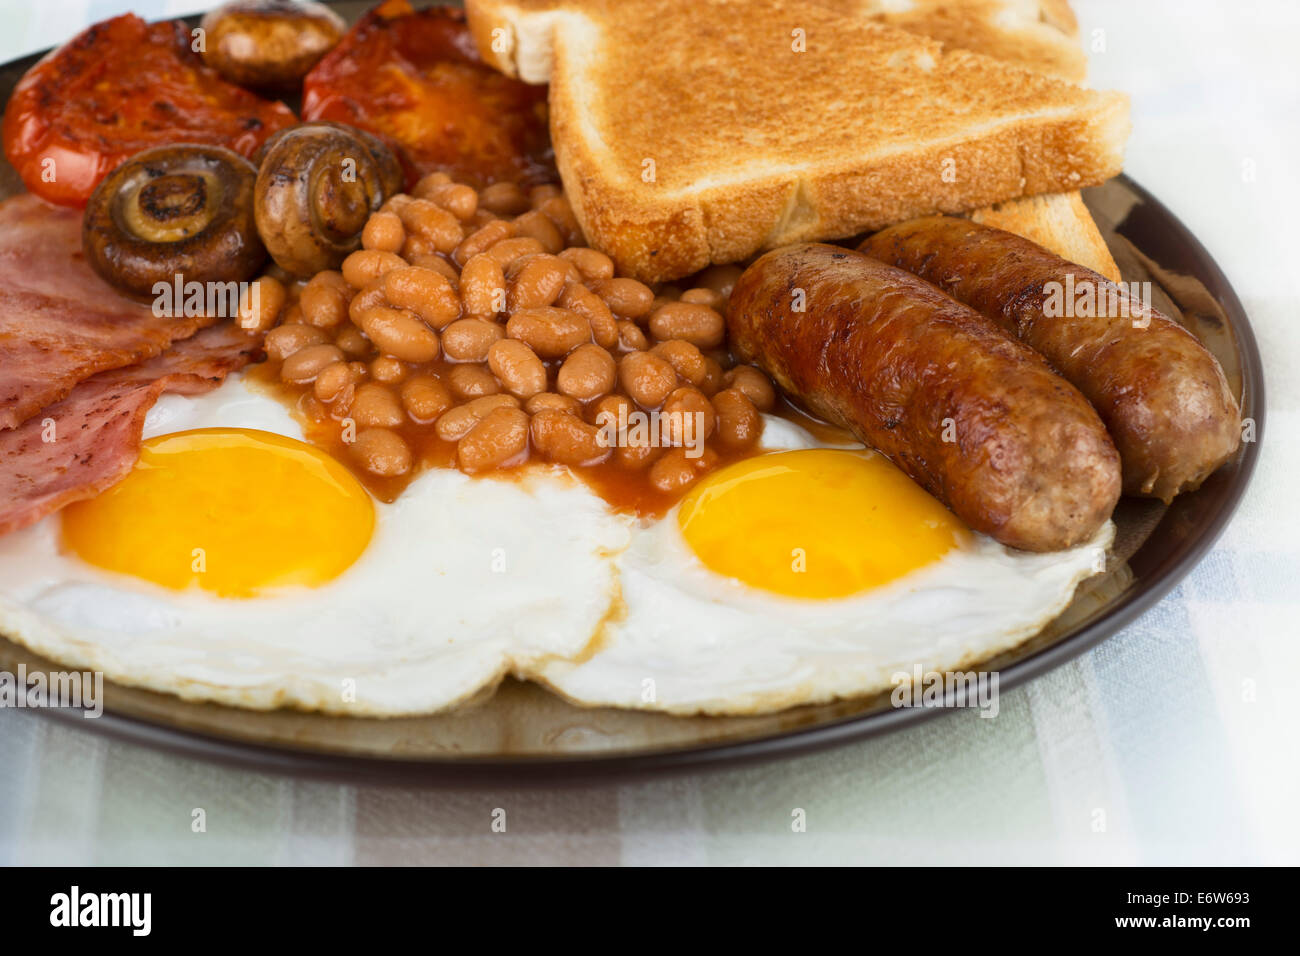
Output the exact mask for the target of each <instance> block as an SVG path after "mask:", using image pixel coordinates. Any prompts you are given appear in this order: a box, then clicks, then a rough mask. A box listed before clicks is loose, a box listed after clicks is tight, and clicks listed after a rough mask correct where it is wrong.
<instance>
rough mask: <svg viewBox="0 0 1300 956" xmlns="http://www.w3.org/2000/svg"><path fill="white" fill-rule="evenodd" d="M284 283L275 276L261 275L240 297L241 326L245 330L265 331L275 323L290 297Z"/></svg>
mask: <svg viewBox="0 0 1300 956" xmlns="http://www.w3.org/2000/svg"><path fill="white" fill-rule="evenodd" d="M288 297H289V296H288V291H287V290H286V289H285V287H284V283H283V282H281V281H280V280H279V279H276V278H274V277H273V276H259V277H258V278H256V279H254V280H253V281H252V282H250V283H249V285H248V288H247V289H246V290H245V291H244V293H243V294H242V295H241V296H240V297H239V327H240V328H241V329H243V330H244V331H245V332H265V331H266V330H267V329H269V328H271V327H272V326H273V325H275V322H276V319H278V318H279V317H280V311H281V310H282V309H283V308H284V303H285V301H286V299H288Z"/></svg>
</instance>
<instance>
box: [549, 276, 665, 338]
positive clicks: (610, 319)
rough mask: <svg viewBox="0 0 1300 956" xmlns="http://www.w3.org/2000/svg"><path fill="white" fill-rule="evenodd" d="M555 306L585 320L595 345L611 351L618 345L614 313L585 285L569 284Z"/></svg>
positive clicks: (616, 323)
mask: <svg viewBox="0 0 1300 956" xmlns="http://www.w3.org/2000/svg"><path fill="white" fill-rule="evenodd" d="M556 304H557V305H559V306H560V308H562V309H568V310H569V311H570V312H576V313H578V314H579V315H580V316H582V317H583V318H584V319H586V320H587V323H588V324H589V325H590V326H591V338H592V341H594V342H595V343H596V344H597V345H599V346H601V347H602V348H606V349H613V348H615V347H616V346H617V345H618V322H617V320H615V318H614V313H613V312H611V311H609V306H607V305H606V304H605V300H604V299H602V298H601V297H600V296H598V295H596V293H594V292H592V291H591V290H590V289H588V288H587V287H586V286H585V285H579V284H578V283H576V282H570V283H569V284H568V285H566V286H565V287H564V291H563V292H561V293H560V298H559V299H558V300H557V303H556ZM637 331H638V332H639V331H640V330H639V329H638V330H637ZM642 338H644V336H642Z"/></svg>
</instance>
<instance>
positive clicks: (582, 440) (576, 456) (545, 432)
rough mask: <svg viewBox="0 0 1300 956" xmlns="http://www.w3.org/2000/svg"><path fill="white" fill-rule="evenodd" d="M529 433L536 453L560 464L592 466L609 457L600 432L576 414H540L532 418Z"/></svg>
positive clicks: (546, 411) (548, 412) (545, 411)
mask: <svg viewBox="0 0 1300 956" xmlns="http://www.w3.org/2000/svg"><path fill="white" fill-rule="evenodd" d="M529 432H530V434H531V435H532V438H533V445H534V447H536V448H537V451H538V452H539V453H540V454H541V455H542V456H543V457H545V458H548V459H550V460H551V461H554V462H558V463H559V464H561V465H595V464H598V463H599V462H602V461H604V460H605V459H606V458H608V457H609V455H610V451H611V449H610V448H608V447H606V445H605V444H604V442H603V438H602V433H601V431H600V429H598V428H596V427H595V426H593V425H588V424H587V423H586V422H584V421H583V420H582V419H580V418H578V417H577V416H576V415H569V414H567V413H565V412H561V411H553V410H543V411H540V412H538V413H537V414H536V415H534V416H533V420H532V424H531V426H530V428H529Z"/></svg>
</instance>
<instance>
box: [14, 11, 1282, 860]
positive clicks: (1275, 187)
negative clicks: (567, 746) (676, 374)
mask: <svg viewBox="0 0 1300 956" xmlns="http://www.w3.org/2000/svg"><path fill="white" fill-rule="evenodd" d="M128 6H129V7H132V8H134V9H135V10H136V11H137V12H138V13H140V14H141V15H144V16H147V17H150V18H156V17H160V16H163V15H165V14H169V13H180V12H188V11H190V10H192V9H194V5H192V4H188V3H182V4H173V3H166V2H161V0H136V2H134V3H130V4H128V3H126V2H122V0H83V2H67V0H57V2H56V0H41V2H39V3H30V2H23V0H3V2H0V59H7V58H9V57H11V56H17V55H19V54H21V53H24V52H28V51H30V50H34V49H37V48H40V47H44V46H48V45H50V44H52V43H57V42H61V41H62V40H64V39H66V38H67V37H69V36H71V35H72V33H73V32H75V31H76V30H77V29H78V28H80V27H81V26H84V25H86V24H89V23H91V22H94V21H96V20H99V19H102V18H104V17H107V16H109V15H112V14H115V13H117V12H120V11H121V10H124V9H126V8H128ZM1076 9H1077V11H1078V14H1079V18H1080V21H1081V25H1082V32H1083V37H1084V41H1085V42H1086V43H1087V44H1088V45H1089V48H1090V55H1091V59H1092V82H1093V83H1094V85H1097V86H1109V87H1114V88H1117V89H1121V90H1126V91H1128V92H1129V93H1131V94H1132V97H1133V123H1134V130H1133V136H1132V139H1131V140H1130V143H1129V149H1128V163H1127V168H1128V172H1129V173H1130V174H1132V175H1133V176H1134V177H1135V178H1136V179H1137V180H1138V181H1139V182H1141V183H1143V184H1144V185H1146V186H1147V187H1148V188H1150V189H1151V190H1152V191H1153V192H1154V193H1155V194H1156V195H1157V196H1158V197H1159V198H1160V199H1162V200H1163V201H1164V202H1165V203H1167V204H1168V205H1169V206H1170V207H1171V208H1172V209H1173V210H1174V211H1175V212H1176V213H1177V214H1178V215H1179V216H1180V217H1181V218H1182V219H1183V220H1184V221H1185V222H1186V223H1187V224H1188V225H1189V226H1190V227H1191V228H1192V230H1193V231H1194V232H1195V233H1196V235H1197V236H1199V237H1200V238H1201V240H1202V241H1203V242H1204V243H1205V245H1206V246H1207V247H1208V248H1209V250H1210V252H1211V253H1212V254H1213V255H1214V256H1215V258H1216V259H1217V260H1218V261H1219V263H1220V264H1221V265H1222V266H1223V268H1224V270H1225V271H1226V273H1227V274H1228V276H1229V278H1230V279H1231V280H1232V282H1233V283H1234V284H1235V286H1236V288H1237V290H1238V292H1239V293H1240V295H1241V298H1242V300H1243V302H1244V303H1245V306H1246V310H1247V312H1248V313H1249V315H1250V317H1251V321H1252V323H1253V324H1254V327H1255V330H1256V334H1257V335H1258V337H1259V340H1260V347H1261V349H1262V351H1263V354H1264V361H1265V364H1266V373H1267V384H1268V424H1267V432H1266V435H1265V436H1264V437H1265V441H1264V447H1263V460H1262V464H1261V466H1260V469H1259V471H1258V473H1257V476H1256V479H1255V483H1254V486H1253V487H1252V489H1251V490H1250V493H1249V494H1248V496H1247V498H1246V501H1245V502H1244V504H1243V505H1242V508H1241V511H1240V512H1239V514H1238V516H1237V518H1236V520H1235V521H1234V522H1233V524H1232V526H1231V527H1230V528H1229V529H1228V531H1227V533H1226V534H1225V535H1224V537H1223V539H1222V541H1221V542H1220V544H1219V546H1218V547H1217V548H1216V549H1215V550H1214V552H1213V553H1212V554H1210V555H1209V557H1208V558H1207V559H1206V560H1205V561H1204V563H1202V564H1201V566H1200V567H1199V568H1198V569H1197V570H1196V571H1195V572H1194V573H1193V574H1192V575H1190V576H1189V577H1188V578H1187V579H1186V580H1185V581H1184V582H1183V583H1182V585H1181V586H1179V587H1178V588H1177V589H1176V590H1175V591H1174V592H1173V593H1172V594H1171V595H1170V596H1169V597H1168V598H1167V599H1166V600H1165V601H1164V602H1162V603H1161V604H1160V605H1159V606H1158V607H1156V608H1155V609H1154V610H1152V611H1151V612H1150V613H1148V614H1147V615H1146V616H1144V617H1143V618H1142V619H1141V620H1139V621H1138V622H1137V623H1135V624H1134V625H1132V626H1131V627H1129V628H1127V629H1126V630H1125V631H1123V632H1122V633H1121V634H1119V635H1117V636H1116V637H1114V638H1112V639H1111V640H1108V641H1106V642H1105V643H1103V644H1102V645H1101V646H1100V647H1098V648H1097V649H1096V650H1094V651H1093V652H1091V653H1089V654H1087V655H1085V656H1084V657H1082V658H1080V659H1078V660H1076V661H1075V662H1072V663H1070V664H1069V665H1067V666H1064V667H1061V668H1060V669H1058V670H1056V671H1054V672H1052V673H1051V674H1049V675H1047V676H1045V677H1043V678H1041V679H1039V680H1036V681H1034V682H1033V683H1031V684H1030V685H1028V686H1027V687H1023V688H1020V689H1017V690H1014V691H1011V692H1008V693H1006V694H1004V695H1003V697H1002V701H1001V715H1000V716H999V717H998V718H997V719H995V720H982V719H980V718H979V717H978V716H977V715H976V714H975V713H973V712H969V711H968V712H959V713H953V714H951V715H944V716H941V717H939V718H937V719H935V720H932V721H929V722H928V723H926V724H924V725H922V726H920V727H917V728H915V729H912V730H908V731H905V732H902V733H899V734H895V735H892V736H889V737H886V738H882V739H877V740H872V741H868V742H865V743H860V744H854V745H849V746H845V747H841V748H838V749H835V750H832V751H828V752H824V753H821V754H816V755H811V756H806V757H801V758H797V759H791V760H784V761H779V762H773V763H767V764H762V765H757V766H752V767H748V768H743V769H724V770H715V771H710V772H705V773H697V774H693V775H673V776H665V777H664V778H662V779H659V780H655V781H652V782H642V783H624V784H611V785H601V786H591V787H585V788H576V789H568V790H559V791H556V790H535V789H529V788H527V787H524V786H520V787H518V788H495V789H487V790H483V789H466V790H464V791H456V790H433V791H419V790H402V789H392V788H384V787H371V786H367V785H366V784H365V782H364V781H360V780H359V781H357V782H356V783H355V784H353V785H349V786H339V785H334V784H321V783H302V782H294V781H291V780H286V779H282V778H279V777H275V776H265V775H260V774H251V773H246V772H241V771H236V770H230V769H223V768H219V767H216V766H212V765H208V764H205V763H198V762H191V761H187V760H180V759H176V758H174V757H170V756H165V755H163V754H160V753H157V752H154V751H151V750H147V749H142V748H139V747H135V746H131V745H126V744H120V743H115V742H109V741H108V740H106V739H104V738H102V737H100V736H98V735H95V734H92V733H88V732H84V731H81V730H80V729H75V730H74V729H68V728H66V727H65V726H64V725H62V724H56V723H55V722H53V721H52V720H49V719H48V718H46V717H44V716H43V715H41V714H39V713H33V712H28V711H0V863H157V862H212V863H234V862H241V863H348V862H357V863H385V862H398V861H402V862H411V863H434V862H437V863H447V862H461V863H495V862H543V861H546V862H557V863H614V862H620V861H621V862H624V863H669V862H676V863H695V862H708V863H740V862H758V861H770V862H854V861H858V862H878V863H908V864H934V863H945V862H946V863H963V862H976V861H994V862H1034V861H1036V862H1059V863H1092V862H1116V863H1130V862H1131V863H1207V862H1243V863H1249V862H1276V863H1281V862H1289V863H1296V862H1300V759H1298V758H1300V754H1298V752H1297V751H1298V749H1300V748H1298V747H1297V743H1296V741H1297V738H1298V736H1300V719H1298V718H1297V712H1298V711H1297V708H1296V703H1297V700H1298V699H1300V693H1297V691H1300V678H1298V677H1297V675H1300V642H1298V641H1297V634H1298V633H1300V628H1298V627H1297V621H1300V588H1297V585H1296V580H1297V579H1298V578H1300V521H1297V514H1298V513H1300V509H1297V506H1296V502H1295V497H1296V479H1295V476H1296V474H1297V473H1298V471H1300V450H1298V449H1300V418H1298V417H1300V380H1298V379H1297V369H1300V333H1298V332H1297V331H1296V323H1297V321H1300V297H1298V296H1297V291H1296V284H1297V282H1300V269H1298V268H1297V263H1300V239H1297V233H1293V232H1292V231H1291V227H1290V226H1288V225H1287V224H1286V218H1287V216H1289V215H1295V214H1296V213H1297V212H1300V202H1297V198H1298V197H1300V177H1298V176H1297V170H1298V169H1300V167H1298V166H1297V162H1296V157H1297V155H1300V136H1298V135H1297V129H1298V125H1300V124H1298V118H1300V82H1298V80H1297V75H1298V72H1297V68H1296V62H1297V60H1296V51H1295V40H1296V37H1297V36H1300V4H1296V3H1293V2H1290V0H1238V2H1235V3H1224V2H1212V0H1206V2H1190V0H1142V2H1139V3H1134V2H1132V0H1079V2H1078V3H1077V4H1076ZM196 807H202V808H203V809H204V810H205V811H206V814H207V832H206V833H205V834H194V833H192V832H191V826H190V822H191V813H192V810H193V809H194V808H196ZM498 807H500V808H504V809H506V811H507V814H508V821H509V826H508V829H507V832H506V833H504V834H501V833H493V832H492V829H491V822H492V813H493V810H494V809H495V808H498ZM795 808H802V809H803V810H804V811H805V812H806V817H807V830H806V832H802V833H797V832H792V828H791V819H792V816H791V814H792V811H793V810H794V809H795ZM1099 823H1100V824H1101V825H1099Z"/></svg>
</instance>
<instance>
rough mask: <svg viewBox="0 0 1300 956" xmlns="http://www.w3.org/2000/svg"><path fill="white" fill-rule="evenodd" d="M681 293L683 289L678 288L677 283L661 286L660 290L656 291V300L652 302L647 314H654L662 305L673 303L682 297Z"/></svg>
mask: <svg viewBox="0 0 1300 956" xmlns="http://www.w3.org/2000/svg"><path fill="white" fill-rule="evenodd" d="M681 294H682V290H681V289H679V288H677V286H675V285H666V286H661V287H660V289H659V291H658V292H656V293H655V300H654V301H653V302H651V303H650V308H649V309H648V310H647V311H646V315H654V313H655V312H656V311H657V310H658V309H659V308H660V307H662V306H665V305H671V304H672V303H674V302H676V301H677V300H678V299H679V298H681Z"/></svg>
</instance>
